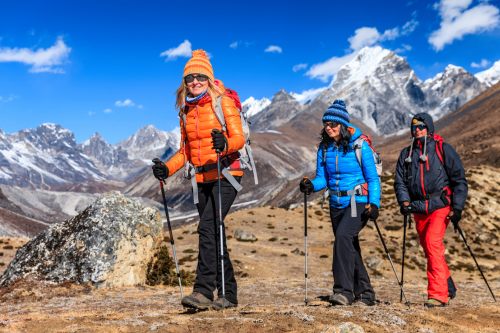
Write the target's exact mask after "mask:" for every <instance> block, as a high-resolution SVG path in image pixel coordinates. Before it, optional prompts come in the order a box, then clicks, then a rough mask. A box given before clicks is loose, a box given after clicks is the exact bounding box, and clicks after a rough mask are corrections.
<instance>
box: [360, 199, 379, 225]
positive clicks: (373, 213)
mask: <svg viewBox="0 0 500 333" xmlns="http://www.w3.org/2000/svg"><path fill="white" fill-rule="evenodd" d="M361 217H362V218H363V219H364V220H368V219H370V220H372V221H375V220H376V219H378V207H377V205H374V204H372V203H371V204H370V206H368V207H366V208H365V210H364V211H363V213H361Z"/></svg>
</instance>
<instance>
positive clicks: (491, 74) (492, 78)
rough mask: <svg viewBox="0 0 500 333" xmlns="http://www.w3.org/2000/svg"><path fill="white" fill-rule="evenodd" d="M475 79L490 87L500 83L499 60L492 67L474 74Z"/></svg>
mask: <svg viewBox="0 0 500 333" xmlns="http://www.w3.org/2000/svg"><path fill="white" fill-rule="evenodd" d="M475 76H476V78H477V79H478V80H479V81H481V82H482V83H484V84H486V85H487V86H488V87H491V86H492V85H494V84H495V83H497V82H498V81H500V60H497V61H496V62H495V63H494V64H493V66H491V67H490V68H488V69H487V70H484V71H482V72H479V73H476V75H475Z"/></svg>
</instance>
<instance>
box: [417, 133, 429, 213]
mask: <svg viewBox="0 0 500 333" xmlns="http://www.w3.org/2000/svg"><path fill="white" fill-rule="evenodd" d="M418 145H419V147H420V151H422V144H421V143H420V142H419V143H418ZM418 163H420V185H421V186H422V194H423V195H424V198H425V213H426V214H429V201H428V200H427V193H426V192H425V182H424V172H425V169H424V164H423V163H422V162H420V160H419V161H418Z"/></svg>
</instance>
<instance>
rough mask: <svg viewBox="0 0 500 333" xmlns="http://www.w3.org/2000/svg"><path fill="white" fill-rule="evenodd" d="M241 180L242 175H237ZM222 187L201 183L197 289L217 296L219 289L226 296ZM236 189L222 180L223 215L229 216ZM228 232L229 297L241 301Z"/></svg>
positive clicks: (236, 301) (227, 295)
mask: <svg viewBox="0 0 500 333" xmlns="http://www.w3.org/2000/svg"><path fill="white" fill-rule="evenodd" d="M235 178H236V179H237V180H238V182H239V181H241V177H235ZM218 191H219V187H218V185H217V182H211V183H198V197H199V203H198V204H197V208H198V214H199V215H200V223H199V225H198V237H199V252H198V266H197V268H196V280H195V283H194V287H193V291H196V292H199V293H201V294H203V295H205V296H206V297H207V298H209V299H211V300H213V299H214V295H213V293H214V290H215V289H217V293H218V296H219V297H222V274H221V260H220V245H219V244H220V243H219V242H220V236H219V192H218ZM236 193H237V192H236V189H235V188H234V187H233V186H232V185H231V184H230V183H229V182H228V181H227V180H226V179H222V180H221V202H222V216H223V218H225V217H226V215H227V213H228V212H229V209H230V208H231V205H232V204H233V202H234V199H235V198H236ZM223 230H224V228H223ZM223 233H224V280H225V291H226V299H227V300H228V301H230V302H231V303H235V304H237V303H238V297H237V296H238V295H237V285H236V279H235V277H234V270H233V265H232V264H231V260H230V259H229V253H228V252H227V246H226V241H225V239H226V235H225V232H224V231H223Z"/></svg>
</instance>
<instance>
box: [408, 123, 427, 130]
mask: <svg viewBox="0 0 500 333" xmlns="http://www.w3.org/2000/svg"><path fill="white" fill-rule="evenodd" d="M417 128H418V129H419V130H420V131H423V130H424V129H426V128H427V126H425V124H419V125H411V131H412V132H415V131H416V130H417Z"/></svg>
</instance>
